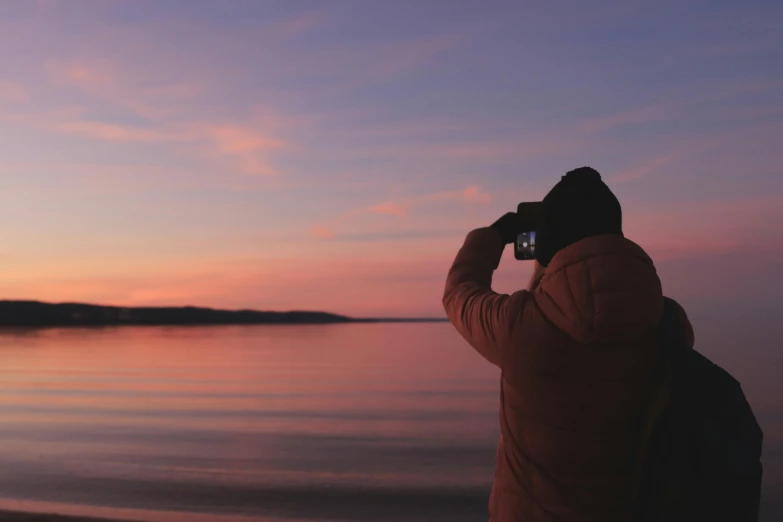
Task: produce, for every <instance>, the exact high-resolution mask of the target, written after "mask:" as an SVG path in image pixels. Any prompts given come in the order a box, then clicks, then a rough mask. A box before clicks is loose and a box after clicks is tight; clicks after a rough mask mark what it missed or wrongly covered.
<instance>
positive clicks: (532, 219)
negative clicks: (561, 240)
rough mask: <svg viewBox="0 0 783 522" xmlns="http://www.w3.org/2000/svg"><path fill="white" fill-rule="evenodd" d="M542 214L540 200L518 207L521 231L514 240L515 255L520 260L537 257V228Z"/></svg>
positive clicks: (521, 204)
mask: <svg viewBox="0 0 783 522" xmlns="http://www.w3.org/2000/svg"><path fill="white" fill-rule="evenodd" d="M540 215H541V202H540V201H536V202H525V203H520V204H519V206H518V207H517V216H519V230H520V232H519V235H517V239H516V241H514V257H515V258H516V259H519V260H520V261H523V260H530V259H535V258H536V230H537V228H538V220H539V216H540Z"/></svg>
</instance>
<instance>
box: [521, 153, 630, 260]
mask: <svg viewBox="0 0 783 522" xmlns="http://www.w3.org/2000/svg"><path fill="white" fill-rule="evenodd" d="M622 233H623V227H622V212H621V210H620V202H619V201H618V200H617V198H616V197H615V195H614V194H612V191H611V190H609V187H607V186H606V183H604V182H603V180H601V175H600V174H599V173H598V172H597V171H596V170H594V169H592V168H590V167H581V168H578V169H576V170H572V171H571V172H568V173H567V174H566V175H565V176H563V177H562V179H561V180H560V181H559V182H558V183H557V185H555V186H554V188H552V190H550V191H549V194H547V195H546V197H544V200H543V202H542V203H541V215H540V217H539V221H538V226H537V230H536V260H537V261H538V262H539V263H540V264H542V265H543V266H547V265H548V264H549V262H550V261H551V260H552V258H553V257H554V255H555V254H556V253H557V252H558V251H559V250H561V249H563V248H565V247H567V246H568V245H570V244H572V243H576V242H577V241H580V240H582V239H584V238H586V237H590V236H597V235H600V234H620V235H622Z"/></svg>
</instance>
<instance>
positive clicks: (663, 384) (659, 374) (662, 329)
mask: <svg viewBox="0 0 783 522" xmlns="http://www.w3.org/2000/svg"><path fill="white" fill-rule="evenodd" d="M658 339H659V342H660V355H659V357H658V362H657V365H656V371H655V379H656V385H655V387H654V389H653V391H652V394H651V396H650V398H649V400H648V403H647V408H646V409H645V411H644V413H643V417H642V419H641V424H640V431H639V439H638V444H637V450H636V465H635V472H634V476H633V481H634V489H633V499H634V507H635V510H636V514H635V520H655V517H654V516H652V517H650V514H649V512H648V511H649V510H650V508H651V506H650V505H649V504H651V503H652V504H657V503H658V502H661V501H664V500H665V499H662V498H648V495H650V494H652V495H653V496H654V497H659V496H660V494H661V493H660V491H661V490H657V491H656V493H657V494H656V493H652V492H651V491H649V488H651V487H656V486H658V485H657V484H650V481H651V480H652V481H655V480H657V479H660V478H661V477H658V476H657V475H656V473H655V472H653V471H652V468H650V467H649V463H648V462H647V461H646V458H647V457H648V455H647V454H648V452H649V451H650V444H649V443H650V442H651V438H652V435H653V431H654V430H655V428H656V427H657V426H658V425H659V424H660V422H661V421H662V420H663V419H664V416H666V415H667V414H669V413H670V412H669V410H670V405H671V402H672V398H673V396H674V394H675V393H676V392H675V391H674V389H675V373H676V370H675V368H674V367H675V366H676V364H675V360H677V359H678V358H679V357H681V356H682V355H683V354H684V353H685V351H686V350H687V349H688V346H687V343H686V340H685V330H684V328H683V325H682V321H681V320H680V313H679V309H678V306H677V304H676V303H675V302H674V301H673V300H672V299H670V298H668V297H664V298H663V314H662V316H661V321H660V323H659V324H658ZM667 486H668V485H667ZM666 489H668V488H666ZM664 491H665V490H664ZM656 507H657V506H656Z"/></svg>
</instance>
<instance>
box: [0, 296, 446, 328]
mask: <svg viewBox="0 0 783 522" xmlns="http://www.w3.org/2000/svg"><path fill="white" fill-rule="evenodd" d="M447 321H448V320H447V319H446V318H437V317H432V318H427V317H424V318H393V317H389V318H384V317H379V318H356V317H349V316H345V315H339V314H332V313H329V312H319V311H289V312H270V311H259V310H221V309H215V308H202V307H194V306H183V307H121V306H103V305H95V304H85V303H45V302H41V301H10V300H0V328H24V327H32V328H47V327H74V326H76V327H79V326H213V325H261V324H270V325H272V324H275V325H313V324H345V323H440V322H447Z"/></svg>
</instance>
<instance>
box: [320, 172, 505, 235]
mask: <svg viewBox="0 0 783 522" xmlns="http://www.w3.org/2000/svg"><path fill="white" fill-rule="evenodd" d="M490 201H492V196H491V194H489V193H488V192H485V191H484V190H483V189H482V188H481V187H480V186H479V185H470V186H468V187H466V188H464V189H461V190H453V191H441V192H434V193H431V194H423V195H420V196H413V197H409V198H402V199H393V200H387V201H382V202H380V203H376V204H374V205H369V206H365V207H358V208H354V209H351V210H348V211H346V212H343V213H342V214H340V215H339V216H336V217H335V218H333V219H331V220H329V221H327V222H325V223H319V224H317V225H315V226H313V227H312V228H311V230H310V233H311V235H312V236H314V237H318V238H322V239H331V238H335V237H337V236H338V229H339V228H341V227H342V226H344V225H345V223H347V222H349V221H351V220H355V219H357V218H359V217H361V216H365V217H364V220H365V221H366V219H367V216H372V215H376V216H392V217H397V218H404V217H408V216H410V215H411V213H412V212H413V211H414V210H415V209H416V208H417V207H420V206H423V205H426V204H432V203H437V202H458V203H463V204H487V203H489V202H490Z"/></svg>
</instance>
